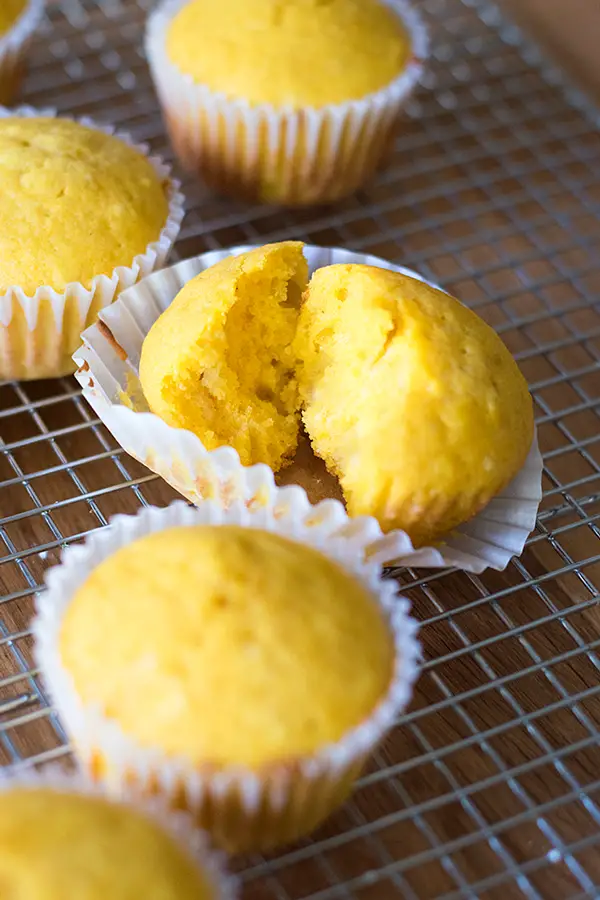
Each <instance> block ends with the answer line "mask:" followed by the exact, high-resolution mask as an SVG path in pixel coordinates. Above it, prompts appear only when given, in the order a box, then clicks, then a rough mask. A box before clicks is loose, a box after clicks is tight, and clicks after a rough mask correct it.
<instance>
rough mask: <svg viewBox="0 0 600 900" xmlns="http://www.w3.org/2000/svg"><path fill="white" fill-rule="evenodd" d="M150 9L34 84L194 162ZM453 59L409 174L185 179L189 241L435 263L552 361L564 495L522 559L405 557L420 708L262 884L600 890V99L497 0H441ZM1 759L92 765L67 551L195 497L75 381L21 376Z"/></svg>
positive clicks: (406, 153)
mask: <svg viewBox="0 0 600 900" xmlns="http://www.w3.org/2000/svg"><path fill="white" fill-rule="evenodd" d="M149 5H150V4H149V3H148V2H142V0H140V2H134V0H104V2H92V0H61V2H57V3H53V4H52V5H51V6H50V7H49V10H48V13H47V18H46V21H45V23H44V26H43V29H42V31H41V34H40V36H39V38H38V40H37V42H36V45H35V48H34V52H33V54H32V69H31V73H30V76H29V79H28V82H27V86H26V94H25V99H26V101H27V102H29V103H32V104H34V105H37V106H48V105H51V106H55V107H57V108H58V109H59V110H60V111H61V112H69V113H75V114H89V115H91V116H92V117H94V118H95V119H97V120H99V121H107V122H111V123H114V124H118V125H119V126H121V127H126V129H127V130H129V131H130V132H131V133H132V134H133V135H134V136H135V138H136V139H138V140H140V141H147V142H149V143H150V144H151V145H152V147H153V149H154V150H156V151H157V152H159V153H161V154H164V155H165V156H167V157H169V156H170V151H169V147H168V145H167V142H166V139H165V135H164V132H163V129H162V126H161V121H160V115H159V112H158V108H157V103H156V100H155V97H154V94H153V91H152V88H151V85H150V80H149V76H148V72H147V68H146V64H145V61H144V58H143V53H142V50H141V35H142V31H143V23H144V19H145V16H146V14H147V11H148V7H149ZM421 7H422V9H423V11H424V14H425V15H426V16H427V18H428V19H429V22H430V25H431V28H432V37H433V55H432V60H431V65H430V67H429V68H428V71H427V73H426V75H425V76H424V78H423V85H422V87H421V89H420V91H419V93H418V95H417V97H416V99H415V100H414V102H413V103H412V104H411V107H410V109H409V116H408V118H407V120H406V121H405V122H404V124H403V127H402V130H401V132H400V134H399V137H398V140H397V142H396V144H395V147H394V150H393V153H392V155H391V158H390V160H389V163H388V166H387V168H386V169H385V170H384V171H383V172H382V174H380V175H379V177H378V179H377V180H376V181H375V182H374V184H373V185H371V186H370V187H369V189H368V190H367V191H364V192H362V193H360V194H359V195H357V196H356V197H354V198H353V199H351V200H349V201H347V202H345V203H344V204H341V205H339V206H337V207H336V208H334V209H331V208H330V209H312V210H305V211H299V212H289V211H280V210H274V209H270V208H265V207H251V208H249V207H248V206H244V205H241V204H235V203H232V202H228V201H224V200H222V199H219V198H216V197H214V196H212V195H210V194H209V193H207V192H206V191H204V190H203V189H202V188H201V187H200V186H198V185H197V184H192V183H185V190H186V193H187V197H188V213H187V217H186V221H185V223H184V227H183V231H182V235H181V239H180V241H179V244H178V247H177V255H178V257H179V258H185V257H186V256H189V255H191V254H196V253H200V252H203V251H205V250H210V249H215V248H218V247H224V246H228V245H232V244H236V243H242V242H253V241H265V240H267V239H280V238H284V237H299V238H302V239H304V240H306V241H309V242H311V243H321V244H324V245H345V246H350V247H353V248H355V249H359V250H365V251H366V250H368V251H369V252H372V253H378V254H379V255H382V256H385V257H388V258H390V259H392V260H395V261H397V262H402V263H404V264H406V265H409V266H412V267H414V268H417V269H419V270H420V271H421V272H422V273H423V274H424V275H425V276H426V277H428V278H430V279H432V280H436V281H438V282H441V283H442V284H443V285H444V286H445V287H446V288H447V289H449V290H450V291H451V292H453V293H456V294H457V295H458V296H459V297H461V298H462V299H463V300H464V301H465V302H466V303H468V304H469V305H471V306H473V307H474V308H476V309H477V310H478V312H479V313H480V314H481V315H482V316H483V317H484V318H486V319H487V320H488V321H489V322H490V323H491V324H492V325H494V327H496V328H497V329H498V330H499V331H500V332H501V333H502V336H503V338H504V340H505V341H506V342H507V344H508V345H509V347H510V348H511V350H512V351H513V352H514V353H515V354H516V356H517V358H518V359H519V361H520V364H521V366H522V367H523V370H524V372H525V374H526V375H527V377H528V379H529V381H530V383H531V386H532V391H533V395H534V398H535V403H536V412H537V420H538V428H539V434H540V442H541V446H542V449H543V451H544V460H545V471H544V487H545V496H544V501H543V504H542V508H541V512H540V516H539V522H538V526H537V529H536V531H535V533H534V534H533V535H532V537H531V539H530V541H529V543H528V546H527V548H526V550H525V552H524V554H523V556H522V557H521V559H519V560H515V561H514V562H513V563H512V564H511V565H510V566H509V568H508V569H507V571H506V572H504V573H496V572H487V573H485V574H483V575H481V576H473V575H465V574H462V573H458V572H454V571H448V572H442V573H431V572H423V571H418V572H417V571H410V570H403V571H400V572H396V573H393V574H394V575H396V576H397V577H399V578H400V580H401V582H402V583H403V585H404V587H405V590H406V593H407V594H408V595H409V596H410V597H411V598H412V601H413V603H414V609H415V613H416V615H417V616H418V617H419V619H420V620H421V621H422V625H423V628H422V638H423V642H424V648H425V665H424V671H423V675H422V678H421V680H420V682H419V685H418V687H417V690H416V695H415V700H414V702H413V705H412V707H411V710H410V711H409V713H408V714H407V715H406V717H405V718H404V720H403V721H402V723H401V725H400V727H398V728H397V729H396V730H395V732H394V733H393V734H392V736H391V738H390V739H389V740H388V741H387V743H386V744H385V745H384V747H383V748H382V749H381V750H380V752H379V753H378V754H377V756H376V758H375V759H374V761H373V764H372V765H371V767H370V768H369V769H368V771H367V772H366V773H365V775H364V777H363V778H362V779H361V781H360V783H359V785H358V788H357V791H356V793H355V795H354V797H353V798H352V800H351V801H350V802H349V803H348V804H347V805H346V806H345V808H344V809H343V810H342V811H341V812H340V813H339V814H338V815H337V816H335V817H334V818H333V819H332V820H331V821H329V822H328V823H327V824H326V825H325V826H324V827H323V828H322V829H321V830H320V831H319V832H318V833H317V834H316V835H315V836H314V837H313V839H311V840H309V841H306V842H304V843H303V844H300V845H298V846H296V847H293V848H291V849H289V850H288V851H287V852H284V853H283V854H280V855H278V856H274V857H270V858H268V859H263V858H250V859H245V860H241V861H239V862H238V863H237V868H238V869H239V871H240V876H241V879H242V882H243V884H244V897H245V898H248V900H258V898H263V900H271V898H272V900H334V898H351V900H387V898H391V897H404V898H408V900H422V898H436V900H442V898H443V900H459V898H489V900H495V898H502V900H512V898H528V900H548V898H557V900H558V898H560V900H566V898H570V900H575V898H584V897H590V898H597V897H599V896H600V854H599V853H598V847H599V845H600V779H599V774H598V773H599V772H600V734H599V730H598V729H599V726H600V678H599V674H600V661H599V653H600V627H599V626H600V607H599V605H598V584H599V579H600V543H599V541H598V538H599V537H600V530H599V529H600V420H599V417H598V407H599V405H600V363H599V352H600V307H599V306H598V302H597V301H598V293H599V289H600V263H599V260H600V255H599V249H600V222H599V219H598V212H599V211H600V179H599V178H598V175H599V165H598V163H599V160H600V134H599V133H598V128H597V126H598V122H599V117H598V113H597V112H596V111H595V110H594V109H593V108H592V107H591V106H590V105H589V103H588V102H587V101H586V99H585V98H584V96H583V95H582V94H581V93H580V92H579V91H577V90H575V89H573V88H572V87H571V86H569V84H568V83H566V81H565V79H564V76H563V74H562V73H561V72H560V71H558V70H557V69H556V68H555V67H553V66H551V65H549V64H547V63H546V62H545V61H544V59H543V57H542V56H541V54H540V53H539V51H538V50H537V49H536V48H535V47H534V46H533V45H532V44H531V43H529V42H528V41H527V40H525V39H524V38H523V36H522V35H521V34H520V32H519V30H518V29H517V28H516V27H514V26H513V25H512V24H510V23H509V22H507V21H505V19H504V18H503V16H502V14H501V13H500V11H499V10H498V9H497V8H496V7H495V6H494V5H492V4H491V3H490V2H487V0H423V2H422V4H421ZM0 436H1V438H0V440H1V443H0V537H1V539H2V541H1V545H0V546H1V549H0V592H1V595H0V765H6V766H8V765H10V766H15V767H17V768H19V767H28V766H33V765H38V764H40V763H42V762H48V761H50V760H56V759H59V758H61V759H62V758H66V757H67V755H68V748H67V747H66V745H65V737H64V734H63V732H62V729H61V726H60V723H59V721H58V719H57V717H56V715H55V714H54V712H53V711H52V709H51V708H49V706H48V705H47V702H46V700H45V698H44V694H43V690H42V687H41V685H40V683H39V680H38V676H37V672H36V671H35V669H34V668H33V667H32V666H33V664H32V656H31V636H30V631H29V623H30V619H31V614H32V609H33V599H34V595H35V592H36V591H38V590H39V589H40V586H41V583H42V578H43V572H44V570H45V569H46V568H47V567H48V566H49V565H51V564H53V563H55V562H56V561H57V559H58V556H59V553H60V549H61V548H62V547H64V546H66V545H68V544H71V543H73V542H74V541H78V540H79V539H80V538H81V537H82V536H83V535H84V534H85V533H86V532H88V531H89V530H90V529H93V528H96V527H101V526H104V525H106V524H107V522H108V519H109V517H110V516H111V515H113V514H114V513H117V512H134V511H135V510H136V509H137V508H138V507H139V506H140V504H146V503H157V504H164V503H166V502H168V501H169V500H170V499H172V497H173V496H174V494H173V492H172V491H171V489H170V488H168V487H167V486H166V485H165V484H164V483H163V482H162V481H160V479H158V478H157V477H156V476H154V475H152V474H150V473H148V471H147V470H146V469H144V468H143V467H142V466H140V465H139V464H137V463H136V462H135V461H133V460H132V459H130V458H128V457H127V456H126V454H124V452H123V451H122V450H121V449H120V448H119V447H118V446H116V444H115V442H114V440H113V439H112V437H111V436H110V434H109V433H108V432H107V431H106V429H105V428H104V427H103V426H102V425H101V424H100V423H99V422H98V421H97V420H96V419H95V418H94V416H93V413H92V411H91V410H90V409H89V408H88V407H87V405H86V403H85V402H84V401H83V400H82V398H81V396H80V391H79V390H78V389H77V386H76V383H75V381H74V380H73V379H62V380H60V381H55V382H38V383H21V384H19V383H5V384H2V385H0Z"/></svg>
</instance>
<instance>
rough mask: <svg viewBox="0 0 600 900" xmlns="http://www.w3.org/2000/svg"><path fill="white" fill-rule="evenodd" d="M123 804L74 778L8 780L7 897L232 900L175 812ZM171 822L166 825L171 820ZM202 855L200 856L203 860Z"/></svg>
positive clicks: (2, 864)
mask: <svg viewBox="0 0 600 900" xmlns="http://www.w3.org/2000/svg"><path fill="white" fill-rule="evenodd" d="M161 815H162V821H161V822H160V824H159V822H158V820H157V816H156V812H155V813H154V815H152V816H151V815H150V814H149V813H148V812H147V811H144V810H141V809H138V808H135V807H134V806H132V805H124V804H117V803H115V802H114V801H111V800H109V799H107V798H105V797H103V796H102V795H101V794H100V793H99V792H98V791H95V792H94V791H93V789H91V788H89V787H88V788H84V787H83V786H82V785H81V784H80V783H79V780H76V779H73V778H71V779H68V778H67V777H66V776H60V775H58V774H57V775H54V776H52V777H50V776H37V777H33V778H31V777H30V778H29V779H28V780H24V781H19V780H18V779H15V780H12V781H11V780H8V781H6V782H0V846H1V847H2V853H1V854H0V886H1V890H0V893H1V895H2V897H3V898H6V900H8V898H11V897H14V898H15V900H16V898H22V900H29V898H31V900H38V898H43V900H67V898H75V897H76V898H77V900H104V898H108V897H109V898H110V900H131V898H133V897H139V898H142V897H143V898H144V900H232V898H233V893H232V887H231V884H230V883H229V881H228V880H226V879H225V878H224V877H223V875H222V874H221V873H220V872H219V871H218V869H217V868H216V867H215V862H214V860H213V859H212V857H210V858H209V857H206V855H205V854H204V853H202V854H198V853H197V852H193V851H196V850H197V845H198V844H199V836H198V835H197V834H196V835H191V834H190V835H189V836H186V838H185V839H184V838H183V837H182V835H180V834H178V833H177V831H176V829H175V828H174V827H171V828H169V827H168V823H169V817H170V814H169V813H165V811H164V810H162V811H161ZM165 820H166V821H165ZM195 857H196V858H195Z"/></svg>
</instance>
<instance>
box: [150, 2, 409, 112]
mask: <svg viewBox="0 0 600 900" xmlns="http://www.w3.org/2000/svg"><path fill="white" fill-rule="evenodd" d="M166 41H167V53H168V55H169V57H170V59H171V61H172V62H173V63H174V64H175V65H176V66H177V68H179V69H180V71H181V72H183V73H184V74H187V75H189V76H190V77H191V78H193V80H194V81H195V82H197V83H199V84H202V85H205V86H207V87H208V88H210V89H211V90H212V91H215V92H218V93H222V94H225V95H226V96H227V97H229V98H243V99H245V100H247V101H248V102H249V103H251V104H261V103H267V104H270V105H272V106H275V107H288V106H289V107H322V106H326V105H328V104H337V103H343V102H345V101H349V100H356V99H359V98H361V97H364V96H366V95H368V94H371V93H374V92H375V91H378V90H380V89H381V88H383V87H385V86H386V85H387V84H389V82H391V81H392V80H393V79H394V78H396V77H397V76H398V75H399V74H400V73H401V71H402V69H403V68H404V66H405V65H406V62H407V59H408V55H409V52H410V48H409V41H408V37H407V35H406V33H405V31H404V28H403V26H402V24H401V23H400V20H399V18H398V16H397V15H395V14H394V13H393V12H392V10H391V9H390V8H389V7H388V6H386V5H385V3H383V2H379V0H328V2H325V3H323V2H322V0H220V2H219V3H215V2H214V0H191V2H190V3H188V4H187V5H185V6H184V7H183V8H182V9H181V10H180V12H179V13H177V15H176V16H175V17H174V19H173V21H172V23H171V26H170V28H169V30H168V33H167V38H166Z"/></svg>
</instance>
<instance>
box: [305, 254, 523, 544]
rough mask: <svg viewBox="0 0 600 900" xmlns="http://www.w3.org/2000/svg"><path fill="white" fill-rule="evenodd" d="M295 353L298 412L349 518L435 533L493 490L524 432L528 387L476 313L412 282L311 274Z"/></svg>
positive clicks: (513, 468)
mask: <svg viewBox="0 0 600 900" xmlns="http://www.w3.org/2000/svg"><path fill="white" fill-rule="evenodd" d="M295 350H296V353H297V356H298V357H299V359H301V360H302V363H301V366H300V370H299V374H298V380H299V387H300V393H301V397H302V400H303V403H304V406H305V411H304V421H305V424H306V427H307V431H308V433H309V435H310V438H311V441H312V444H313V448H314V450H315V452H316V453H317V454H318V455H319V456H321V457H322V458H323V459H324V460H325V462H326V463H327V466H328V468H329V469H330V470H331V471H332V472H334V474H336V475H337V476H338V478H339V480H340V483H341V486H342V489H343V491H344V495H345V498H346V501H347V505H348V510H349V512H350V514H351V515H362V514H369V515H374V516H376V517H377V518H378V519H379V522H380V524H381V525H382V527H383V528H384V529H388V530H389V529H391V528H402V529H404V530H406V531H407V532H408V533H409V534H410V536H411V538H412V539H413V541H414V542H415V543H416V544H423V543H428V542H430V541H433V540H436V539H437V538H439V537H440V536H441V535H442V534H444V533H446V532H448V531H449V530H450V529H451V528H454V527H455V526H456V525H457V524H459V523H460V522H464V521H466V520H467V519H469V518H470V517H471V516H472V515H474V514H475V513H476V512H477V511H478V510H479V509H480V508H481V507H482V506H484V505H485V504H486V503H487V502H488V501H489V500H490V499H491V497H493V496H494V495H495V494H497V493H498V492H499V491H500V490H502V489H503V488H504V487H505V486H506V485H507V484H508V482H509V481H510V480H511V479H512V478H513V476H514V475H515V474H516V473H517V471H518V470H519V469H520V467H521V466H522V464H523V462H524V460H525V458H526V456H527V453H528V451H529V448H530V446H531V442H532V438H533V410H532V402H531V397H530V395H529V391H528V388H527V384H526V381H525V379H524V378H523V375H522V374H521V372H520V371H519V368H518V366H517V364H516V362H515V361H514V359H513V358H512V356H511V354H510V353H509V351H508V349H507V348H506V347H505V345H504V344H503V343H502V341H501V339H500V338H499V337H498V335H497V334H496V333H495V332H494V331H493V329H492V328H490V327H489V325H487V324H486V323H485V322H484V321H483V320H482V319H480V318H479V316H477V315H476V314H475V313H474V312H472V311H471V310H469V309H468V308H467V307H465V306H463V305H462V304H461V303H459V301H458V300H455V299H454V298H453V297H450V296H449V295H448V294H445V293H444V292H442V291H439V290H435V289H434V288H432V287H429V286H428V285H426V284H424V283H423V282H420V281H418V280H416V279H414V278H410V277H407V276H405V275H401V274H399V273H397V272H391V271H388V270H386V269H380V268H375V267H372V266H364V265H334V266H328V267H324V268H322V269H318V270H317V272H316V273H315V274H314V275H313V277H312V279H311V282H310V285H309V288H308V291H307V293H306V295H305V300H304V303H303V307H302V311H301V314H300V321H299V326H298V332H297V336H296V340H295Z"/></svg>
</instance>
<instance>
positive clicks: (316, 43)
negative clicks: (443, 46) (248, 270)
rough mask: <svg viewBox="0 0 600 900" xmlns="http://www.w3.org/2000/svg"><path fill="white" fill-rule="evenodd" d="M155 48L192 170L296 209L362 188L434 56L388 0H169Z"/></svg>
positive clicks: (170, 119)
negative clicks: (176, 3)
mask: <svg viewBox="0 0 600 900" xmlns="http://www.w3.org/2000/svg"><path fill="white" fill-rule="evenodd" d="M146 51H147V57H148V62H149V64H150V69H151V72H152V75H153V78H154V81H155V84H156V88H157V93H158V96H159V99H160V101H161V105H162V107H163V114H164V118H165V121H166V124H167V127H168V129H169V133H170V137H171V141H172V143H173V146H174V148H175V151H176V153H177V155H178V157H179V159H180V161H181V163H182V164H183V166H184V167H185V168H186V169H187V170H188V171H190V172H192V173H197V174H199V175H201V176H202V178H204V180H205V181H207V182H208V183H209V184H210V185H212V186H213V187H215V188H216V189H217V190H218V191H221V192H224V193H228V194H233V195H236V196H242V197H244V198H246V199H249V200H253V201H259V202H266V203H278V204H286V205H290V206H295V205H300V206H303V205H309V204H316V203H332V202H334V201H335V200H338V199H340V198H341V197H344V196H347V195H349V194H351V193H352V192H353V191H355V190H356V189H357V188H358V187H359V186H361V185H362V184H363V183H364V182H365V180H366V179H368V178H369V177H370V176H371V174H372V173H373V171H374V169H375V168H376V166H377V165H378V163H379V161H380V159H381V157H382V155H383V153H384V151H385V149H386V148H387V146H388V144H389V141H390V137H391V134H392V131H393V128H394V126H395V123H396V119H397V114H398V113H399V111H400V109H401V108H402V106H403V105H404V104H405V102H406V100H407V98H408V96H409V95H410V93H411V92H412V91H413V89H414V87H415V85H416V84H417V82H418V78H419V75H420V73H421V70H422V59H423V57H424V55H425V54H426V52H427V39H426V36H425V30H424V28H423V26H422V25H421V23H420V20H419V17H418V15H417V13H416V12H415V11H414V10H412V11H410V12H407V10H406V9H404V8H402V9H398V8H396V7H393V6H390V5H389V4H386V3H384V2H380V0H328V2H325V3H323V2H321V0H223V2H222V3H215V2H213V0H190V2H188V3H186V4H184V5H183V6H182V7H181V8H177V9H174V8H173V6H172V5H171V4H169V3H168V0H163V3H161V4H159V6H158V8H157V9H156V10H155V12H154V13H153V14H152V15H151V16H150V18H149V23H148V31H147V39H146Z"/></svg>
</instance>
